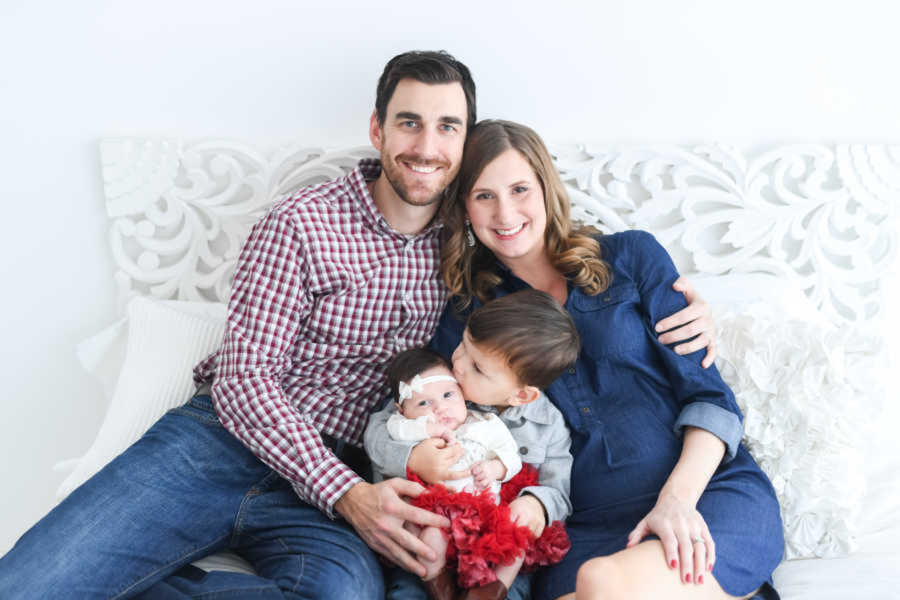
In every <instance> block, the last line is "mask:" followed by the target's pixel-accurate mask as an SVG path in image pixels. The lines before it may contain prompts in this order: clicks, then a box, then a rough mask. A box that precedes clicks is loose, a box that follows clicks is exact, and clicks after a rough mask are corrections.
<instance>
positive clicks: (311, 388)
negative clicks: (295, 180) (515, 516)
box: [0, 52, 476, 599]
mask: <svg viewBox="0 0 900 600" xmlns="http://www.w3.org/2000/svg"><path fill="white" fill-rule="evenodd" d="M475 115H476V110H475V85H474V82H473V81H472V78H471V76H470V74H469V71H468V69H467V68H466V66H465V65H463V64H462V63H460V62H459V61H457V60H455V59H454V58H453V57H452V56H450V55H448V54H446V53H443V52H440V53H438V52H409V53H404V54H401V55H399V56H397V57H394V58H393V59H392V60H391V61H390V62H389V63H388V64H387V66H386V67H385V70H384V72H383V74H382V76H381V78H380V79H379V82H378V89H377V95H376V107H375V111H374V112H373V114H372V117H371V121H370V128H369V135H370V139H371V141H372V144H373V145H374V146H375V148H376V149H378V150H379V151H380V153H381V161H380V163H379V161H372V160H365V161H362V162H361V163H360V165H359V167H358V168H357V169H355V170H354V171H353V172H351V173H350V174H349V175H348V176H346V177H343V178H340V179H338V180H336V181H333V182H329V183H325V184H321V185H318V186H314V187H312V188H306V189H303V190H300V191H298V192H297V193H296V194H295V195H293V196H292V197H290V198H287V199H283V200H281V201H279V202H277V203H276V205H275V206H273V208H272V209H271V211H270V212H269V213H268V214H267V215H266V216H265V217H264V218H263V219H262V220H261V221H260V222H259V223H257V224H256V225H255V226H254V228H253V230H252V232H251V234H250V237H249V238H248V240H247V242H246V244H245V246H244V248H243V250H242V252H241V256H240V259H239V261H238V266H237V269H236V272H235V276H234V283H233V288H232V296H231V299H230V302H229V307H228V324H227V328H226V333H225V338H224V340H223V343H222V346H221V347H220V349H219V350H218V351H217V352H216V353H215V354H214V355H212V356H211V357H209V358H208V359H206V360H205V361H203V362H202V363H201V364H200V365H198V366H197V368H196V370H195V378H196V380H197V382H198V384H199V386H200V388H199V390H198V393H197V395H196V396H195V397H194V398H192V399H191V400H190V401H189V402H188V403H187V404H186V405H185V406H183V407H181V408H178V409H175V410H173V411H171V412H169V413H168V414H166V415H165V416H163V417H162V418H161V419H160V420H159V421H158V422H157V423H156V424H155V425H154V426H153V427H152V428H151V429H150V430H149V431H148V432H147V433H146V434H145V435H144V436H143V437H142V438H141V439H140V440H139V441H138V442H136V443H135V444H134V445H133V446H132V447H130V448H129V449H128V450H126V451H125V452H124V453H123V454H122V455H120V456H119V457H117V458H116V459H115V460H113V462H112V463H110V464H109V465H108V466H107V467H105V468H104V469H103V470H102V471H100V472H99V473H98V474H97V475H95V476H94V477H93V478H91V479H90V480H89V481H88V482H86V483H85V484H84V485H83V486H81V487H80V488H78V489H77V490H75V491H74V492H73V493H72V494H71V495H70V496H69V497H68V498H67V499H66V500H65V501H64V502H62V503H61V504H60V505H59V506H57V507H56V508H55V509H54V510H53V511H51V512H50V513H49V514H48V515H47V516H46V517H44V518H43V519H42V520H41V521H39V522H38V523H37V524H36V525H35V526H34V527H33V528H32V529H31V530H29V531H28V532H27V533H26V534H25V535H23V536H22V538H21V539H20V540H19V542H18V543H17V544H16V546H15V547H14V548H13V549H12V550H11V551H10V552H9V553H8V554H7V555H6V556H4V557H3V558H2V559H0V597H2V598H4V599H9V598H67V597H71V598H110V597H114V598H125V597H131V596H137V595H140V596H141V597H144V598H186V597H194V596H196V595H200V594H213V593H221V594H222V596H217V597H236V598H244V597H250V596H252V597H271V598H286V597H304V598H335V599H338V598H380V597H382V596H383V594H384V584H383V579H382V575H381V568H380V565H379V562H378V560H377V559H376V552H377V553H380V554H381V555H383V556H384V557H385V558H387V559H388V560H390V561H391V562H394V563H396V564H398V565H400V566H402V567H403V568H404V569H406V570H408V571H411V572H413V573H418V574H421V573H424V567H423V566H422V565H421V564H420V563H419V562H418V561H417V560H416V559H415V558H414V557H415V556H416V555H431V552H432V551H431V550H430V549H429V548H427V547H426V546H425V545H424V544H423V543H422V542H421V541H419V540H418V539H417V538H416V537H415V536H414V535H412V534H410V533H409V532H408V531H407V530H406V529H404V528H403V524H404V522H405V521H409V522H411V523H415V524H418V525H422V526H425V525H431V526H439V527H440V526H447V525H448V523H447V521H446V519H444V518H442V517H439V516H437V515H435V514H432V513H430V512H428V511H424V510H421V509H417V508H414V507H412V506H410V505H409V504H407V503H406V502H405V501H404V500H403V497H404V496H415V495H417V494H418V493H420V492H421V491H422V488H421V487H420V486H418V485H416V484H413V483H411V482H407V481H405V480H402V479H391V480H387V481H384V482H381V483H377V484H371V483H368V482H366V481H365V480H364V479H363V478H362V477H361V476H360V475H359V473H360V472H364V471H365V468H366V460H365V457H364V456H361V452H360V450H359V447H360V446H361V438H362V433H363V430H364V428H365V425H366V421H367V417H368V414H369V412H370V410H371V409H372V408H373V407H374V406H375V405H376V404H377V403H378V401H379V400H380V399H381V398H382V397H383V396H384V394H385V392H386V385H385V369H386V366H387V364H388V362H389V361H390V359H391V358H392V357H393V355H394V354H396V353H397V352H399V351H401V350H405V349H407V348H410V347H413V346H420V345H424V344H425V343H427V341H428V340H429V338H430V337H431V334H432V333H433V331H434V328H435V326H436V324H437V320H438V318H439V316H440V313H441V310H442V308H443V306H444V304H445V302H446V291H445V289H444V288H443V286H442V285H441V283H440V280H439V276H438V263H439V232H440V223H439V222H438V220H437V219H436V218H435V215H436V214H437V211H438V208H439V206H440V202H441V200H442V198H443V196H444V193H445V190H446V189H448V186H450V184H451V183H452V181H453V179H454V177H455V176H456V172H457V170H458V168H459V164H460V160H461V157H462V149H463V143H464V140H465V135H466V131H467V129H468V127H470V126H471V125H472V124H474V122H475ZM450 452H451V451H450V450H448V456H447V464H452V463H453V462H455V459H456V457H455V456H453V455H451V454H449V453H450ZM350 465H353V467H354V468H355V469H356V470H354V468H351V466H350ZM225 548H230V549H233V550H235V551H236V552H238V553H239V554H241V555H242V556H243V557H245V558H246V559H247V560H249V561H250V562H251V563H252V564H253V566H254V568H255V569H256V571H257V573H258V576H249V575H243V574H234V573H224V572H216V573H210V574H206V573H204V572H203V571H200V570H199V569H196V568H193V567H190V566H185V565H188V564H189V563H190V562H191V561H193V560H195V559H197V558H200V557H202V556H205V555H207V554H210V553H212V552H215V551H218V550H221V549H225ZM229 594H230V596H229Z"/></svg>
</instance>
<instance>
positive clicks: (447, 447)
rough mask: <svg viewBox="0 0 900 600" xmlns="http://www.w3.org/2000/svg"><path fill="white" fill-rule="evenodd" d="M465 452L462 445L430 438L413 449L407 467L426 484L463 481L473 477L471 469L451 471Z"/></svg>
mask: <svg viewBox="0 0 900 600" xmlns="http://www.w3.org/2000/svg"><path fill="white" fill-rule="evenodd" d="M463 452H464V450H463V448H462V445H461V444H448V443H447V442H446V441H445V440H442V439H441V438H428V439H427V440H423V441H421V442H419V444H417V445H416V446H415V447H414V448H413V449H412V451H411V452H410V453H409V460H407V461H406V466H407V467H409V469H410V470H412V471H413V472H414V473H415V474H416V475H418V476H419V477H421V478H422V481H424V482H426V483H440V482H441V481H446V480H448V479H462V478H463V477H468V476H469V475H471V471H470V469H464V470H462V471H451V470H450V467H452V466H453V465H454V464H456V461H458V460H459V459H460V457H462V455H463Z"/></svg>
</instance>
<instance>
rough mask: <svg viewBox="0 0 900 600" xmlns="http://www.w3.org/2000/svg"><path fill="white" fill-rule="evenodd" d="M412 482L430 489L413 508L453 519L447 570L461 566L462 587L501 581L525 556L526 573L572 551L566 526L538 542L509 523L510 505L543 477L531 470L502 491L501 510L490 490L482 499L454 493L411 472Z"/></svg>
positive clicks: (554, 526)
mask: <svg viewBox="0 0 900 600" xmlns="http://www.w3.org/2000/svg"><path fill="white" fill-rule="evenodd" d="M407 478H408V479H410V480H411V481H415V482H417V483H420V484H422V485H423V486H425V488H427V491H426V492H424V493H422V494H420V495H419V496H418V497H417V498H413V499H412V500H411V503H412V504H413V505H414V506H418V507H420V508H424V509H427V510H430V511H432V512H435V513H438V514H439V515H443V516H445V517H447V518H448V519H450V529H449V530H445V531H444V535H445V537H446V538H447V565H448V567H452V566H453V565H454V564H455V565H456V570H457V579H458V582H459V585H460V587H463V588H470V587H474V586H480V585H485V584H487V583H490V582H492V581H494V580H496V579H497V576H496V574H495V573H494V569H496V568H497V567H499V566H501V565H509V564H512V562H513V561H515V559H516V557H518V556H520V555H521V554H522V552H523V551H524V553H525V562H524V564H523V565H522V569H523V570H529V569H536V568H537V567H540V566H543V565H550V564H553V563H556V562H559V561H560V560H562V557H563V556H565V554H566V552H568V551H569V547H570V546H571V544H570V543H569V536H568V535H566V530H565V527H564V526H563V524H562V522H560V521H556V522H554V523H551V524H550V525H548V526H547V527H545V528H544V531H543V533H542V534H541V536H540V537H539V538H535V537H534V534H533V533H531V530H530V529H529V528H527V527H524V526H521V525H516V524H515V523H513V522H512V520H511V519H510V511H509V503H510V502H512V501H513V500H515V499H516V497H517V496H518V495H519V492H520V491H521V490H522V488H525V487H528V486H533V485H537V482H538V472H537V470H536V469H535V468H534V467H532V466H531V465H527V464H523V465H522V470H521V471H519V472H518V473H517V474H516V475H515V476H514V477H513V478H512V479H510V480H509V481H507V482H506V483H504V484H503V485H502V486H501V487H500V503H499V504H495V502H494V496H493V494H491V492H490V491H489V490H484V491H482V492H481V493H479V494H470V493H469V492H453V491H451V490H449V489H447V488H446V487H444V486H443V485H440V484H435V485H429V484H426V483H425V482H423V481H422V480H421V479H419V477H418V476H417V475H416V474H415V473H413V472H412V471H407Z"/></svg>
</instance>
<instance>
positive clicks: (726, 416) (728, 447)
mask: <svg viewBox="0 0 900 600" xmlns="http://www.w3.org/2000/svg"><path fill="white" fill-rule="evenodd" d="M688 426H690V427H698V428H700V429H704V430H706V431H708V432H710V433H711V434H713V435H714V436H716V437H717V438H719V439H720V440H722V441H723V442H724V443H725V462H728V461H730V460H732V459H733V458H734V457H735V456H736V455H737V451H738V446H739V445H740V443H741V436H743V435H744V428H743V426H742V425H741V419H740V418H739V417H738V416H737V415H736V414H734V413H733V412H731V411H728V410H725V409H724V408H722V407H720V406H716V405H715V404H712V403H709V402H694V403H692V404H688V405H687V406H685V407H684V408H683V409H682V411H681V414H680V415H678V420H676V421H675V425H674V427H673V429H674V430H675V433H677V434H678V435H682V434H683V433H684V428H685V427H688Z"/></svg>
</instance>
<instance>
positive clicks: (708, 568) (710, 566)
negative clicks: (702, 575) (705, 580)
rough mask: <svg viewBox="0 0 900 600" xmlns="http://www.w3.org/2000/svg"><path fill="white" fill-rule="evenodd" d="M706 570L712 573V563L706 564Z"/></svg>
mask: <svg viewBox="0 0 900 600" xmlns="http://www.w3.org/2000/svg"><path fill="white" fill-rule="evenodd" d="M706 570H707V571H709V572H710V573H712V565H711V564H710V565H706Z"/></svg>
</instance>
